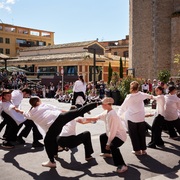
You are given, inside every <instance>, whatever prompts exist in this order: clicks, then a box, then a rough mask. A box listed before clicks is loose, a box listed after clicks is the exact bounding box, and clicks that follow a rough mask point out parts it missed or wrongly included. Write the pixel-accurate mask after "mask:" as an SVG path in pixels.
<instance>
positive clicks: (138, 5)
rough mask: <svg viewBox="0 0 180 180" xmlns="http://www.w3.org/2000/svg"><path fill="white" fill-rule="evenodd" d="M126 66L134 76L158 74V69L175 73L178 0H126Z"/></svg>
mask: <svg viewBox="0 0 180 180" xmlns="http://www.w3.org/2000/svg"><path fill="white" fill-rule="evenodd" d="M129 4H130V17H129V20H130V31H129V59H130V62H129V67H130V68H134V70H135V76H136V77H141V78H150V79H153V78H157V75H158V73H159V71H160V70H163V69H167V70H169V71H171V74H172V75H176V74H177V71H178V69H177V68H176V67H177V66H174V63H173V62H174V55H175V54H177V53H178V54H180V0H129Z"/></svg>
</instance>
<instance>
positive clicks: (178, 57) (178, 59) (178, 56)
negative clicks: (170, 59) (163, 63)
mask: <svg viewBox="0 0 180 180" xmlns="http://www.w3.org/2000/svg"><path fill="white" fill-rule="evenodd" d="M174 63H177V64H180V54H176V55H175V56H174Z"/></svg>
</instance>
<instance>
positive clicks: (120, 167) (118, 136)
mask: <svg viewBox="0 0 180 180" xmlns="http://www.w3.org/2000/svg"><path fill="white" fill-rule="evenodd" d="M113 103H114V100H113V99H112V98H110V97H105V98H104V99H103V100H102V108H103V109H104V110H105V111H104V112H103V113H102V114H100V115H98V116H96V117H94V118H83V123H84V124H85V123H90V122H96V121H97V120H103V121H104V122H105V126H106V133H104V134H101V135H100V144H101V152H102V154H101V156H104V157H113V161H114V165H115V166H117V172H118V173H122V172H124V171H126V170H127V169H128V167H127V166H126V164H125V162H124V159H123V157H122V155H121V153H120V150H119V147H120V146H122V145H123V144H124V142H125V141H126V138H127V135H126V131H125V129H124V127H123V125H122V122H121V120H120V118H119V117H118V115H117V113H116V112H115V110H114V109H112V104H113ZM79 119H80V118H79ZM111 153H112V154H111Z"/></svg>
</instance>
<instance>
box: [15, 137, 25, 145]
mask: <svg viewBox="0 0 180 180" xmlns="http://www.w3.org/2000/svg"><path fill="white" fill-rule="evenodd" d="M16 141H17V143H18V144H25V143H26V142H25V140H24V139H23V138H22V137H17V140H16Z"/></svg>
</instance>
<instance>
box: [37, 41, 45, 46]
mask: <svg viewBox="0 0 180 180" xmlns="http://www.w3.org/2000/svg"><path fill="white" fill-rule="evenodd" d="M37 45H38V46H45V45H46V42H43V41H38V43H37Z"/></svg>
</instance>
